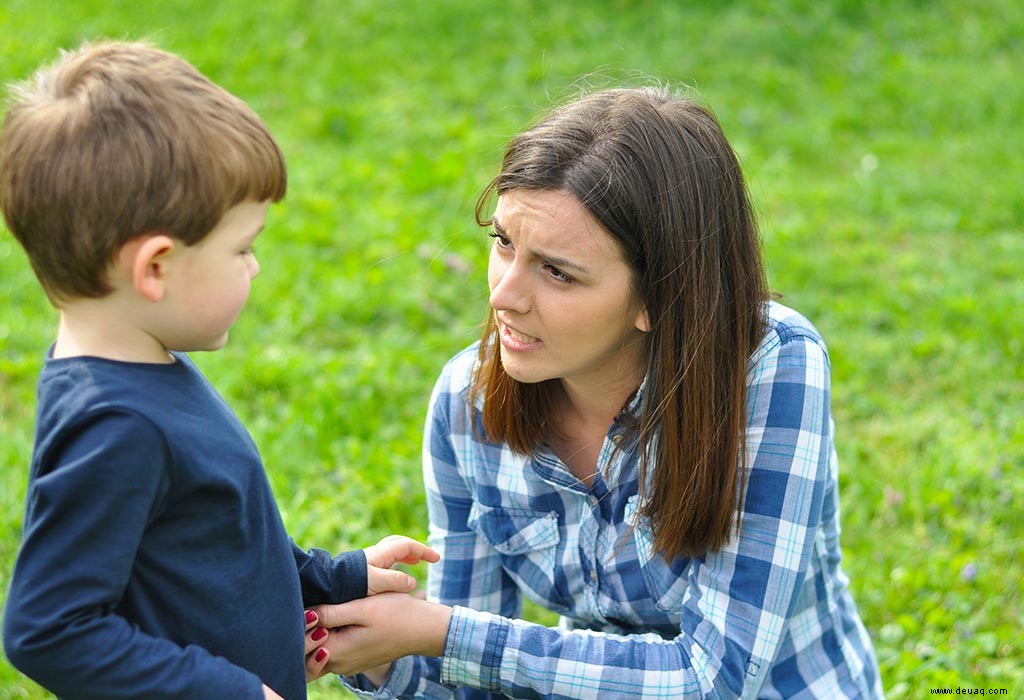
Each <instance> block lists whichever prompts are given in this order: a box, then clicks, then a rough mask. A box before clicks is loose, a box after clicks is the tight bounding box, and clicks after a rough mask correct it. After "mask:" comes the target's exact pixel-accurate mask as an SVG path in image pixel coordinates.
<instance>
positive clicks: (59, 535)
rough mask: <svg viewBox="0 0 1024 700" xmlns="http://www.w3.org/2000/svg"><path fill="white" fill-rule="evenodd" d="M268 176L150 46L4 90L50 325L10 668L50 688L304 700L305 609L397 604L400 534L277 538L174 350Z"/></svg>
mask: <svg viewBox="0 0 1024 700" xmlns="http://www.w3.org/2000/svg"><path fill="white" fill-rule="evenodd" d="M284 194H285V166H284V160H283V158H282V156H281V152H280V150H279V149H278V147H277V145H276V143H275V142H274V140H273V138H272V137H271V135H270V133H269V132H268V131H267V128H266V126H265V125H264V124H263V123H262V122H261V121H260V119H259V118H258V117H257V116H256V115H255V113H254V112H253V111H252V110H251V109H250V108H249V107H247V106H246V105H245V104H244V103H243V102H241V101H240V100H238V99H236V98H235V97H233V96H231V95H230V94H228V93H227V92H225V91H224V90H223V89H221V88H219V87H217V86H216V85H214V84H213V83H211V82H210V81H209V80H207V79H206V78H205V77H204V76H202V75H201V74H200V73H199V72H198V71H196V69H195V68H193V67H192V66H191V65H189V64H188V63H187V62H185V61H184V60H182V59H180V58H178V57H176V56H173V55H171V54H168V53H165V52H163V51H159V50H157V49H155V48H152V47H150V46H148V45H144V44H126V43H104V44H98V45H94V46H85V47H83V48H81V49H80V50H78V51H76V52H73V53H69V54H64V55H63V57H62V60H60V61H58V62H57V63H56V64H54V65H53V66H52V67H49V68H44V69H42V70H40V72H39V73H38V74H37V75H36V76H35V78H34V80H33V81H31V82H30V83H26V84H24V85H22V86H21V87H19V88H16V89H15V93H14V100H13V103H12V105H11V107H10V110H9V112H8V114H7V116H6V119H5V121H4V127H3V133H2V136H0V208H2V210H3V214H4V217H5V219H6V222H7V227H8V228H9V229H10V231H11V232H12V233H13V234H14V236H15V237H16V238H17V239H18V241H19V242H20V243H21V245H22V246H23V247H24V248H25V251H26V252H27V254H28V257H29V261H30V262H31V264H32V267H33V269H34V271H35V273H36V275H37V277H38V278H39V281H40V283H41V284H42V286H43V289H44V290H45V291H46V293H47V295H48V297H49V298H50V300H51V302H52V303H53V304H54V305H55V306H56V307H57V308H58V310H59V312H60V325H59V329H58V332H57V338H56V341H55V343H54V344H53V347H52V349H51V351H50V353H49V355H48V356H47V358H46V362H45V366H44V368H43V370H42V374H41V376H40V379H39V387H38V399H39V403H38V411H37V425H36V442H35V449H34V451H33V457H32V466H31V474H30V479H29V486H28V496H27V504H26V512H25V524H24V539H23V542H22V546H21V550H20V552H19V555H18V559H17V562H16V564H15V568H14V573H13V576H12V580H11V586H10V592H9V594H8V598H7V606H6V610H5V615H4V628H3V637H4V648H5V651H6V652H7V656H8V658H9V659H10V660H11V662H12V663H13V664H14V665H15V666H17V667H18V668H19V669H21V670H22V671H23V672H24V673H25V674H27V675H28V676H30V677H32V678H33V679H35V680H36V681H38V682H39V683H40V684H42V685H43V686H45V687H46V688H48V689H50V690H51V691H53V692H54V693H55V694H57V695H58V696H60V697H64V698H75V697H83V698H85V697H88V698H95V697H103V698H122V697H123V698H129V697H130V698H150V699H153V698H190V699H193V700H195V699H202V698H210V699H214V698H215V699H217V700H223V699H224V698H264V697H268V698H278V697H280V696H284V697H285V698H289V699H291V698H304V697H306V687H305V682H306V670H307V669H308V670H310V672H311V674H312V675H316V673H317V672H318V671H319V670H320V669H322V668H323V665H324V664H325V663H326V661H327V659H326V650H325V649H319V650H316V651H315V652H314V653H312V654H310V658H309V659H308V660H307V659H305V658H304V654H307V653H310V652H311V651H313V650H314V649H316V648H317V646H318V645H319V644H322V643H323V641H324V635H325V631H324V630H317V631H313V632H311V633H310V634H309V635H306V634H305V633H304V628H306V629H308V628H310V627H311V626H312V624H315V622H316V619H315V616H314V615H313V614H312V613H307V616H306V617H305V618H304V616H303V605H304V604H305V605H306V606H309V605H315V604H317V603H323V602H344V601H347V600H350V599H354V598H358V597H362V596H364V595H367V593H368V592H373V593H376V592H381V591H384V590H392V591H408V590H410V588H411V587H412V586H413V585H414V582H413V581H412V580H411V578H410V577H408V576H407V575H405V574H403V573H401V572H398V571H390V570H388V567H390V566H391V565H392V564H394V563H396V562H398V561H405V562H407V563H414V562H416V561H419V560H421V559H426V560H430V561H435V560H436V559H437V554H436V553H435V552H433V551H432V550H430V549H429V548H427V547H425V546H424V545H422V544H419V543H417V542H414V541H412V540H409V539H407V538H401V537H390V538H385V539H384V540H382V541H381V542H380V543H378V544H377V545H374V546H373V547H369V548H367V549H366V550H364V551H356V552H349V553H347V554H343V555H341V556H339V557H337V558H334V559H332V558H331V557H330V555H328V554H327V553H326V552H323V551H319V550H311V551H309V552H305V551H303V550H301V549H299V548H298V547H296V546H295V544H294V543H293V542H291V540H290V539H289V538H288V536H287V534H286V533H285V530H284V527H283V525H282V522H281V518H280V515H279V513H278V510H277V507H276V505H275V503H274V499H273V496H272V494H271V491H270V486H269V483H268V481H267V478H266V475H265V473H264V471H263V465H262V463H261V460H260V456H259V454H258V452H257V449H256V446H255V445H254V444H253V441H252V439H251V437H250V436H249V434H248V432H247V431H246V430H245V428H244V427H243V426H242V425H241V423H240V422H239V421H238V419H237V418H236V417H235V415H234V414H233V413H232V412H231V410H230V409H229V408H228V406H227V405H226V404H225V402H224V401H223V399H222V398H221V397H220V396H219V395H218V394H217V392H216V391H215V390H214V389H213V387H212V386H211V385H210V384H209V383H208V382H207V380H206V379H205V378H204V377H203V375H202V374H201V373H200V372H199V370H198V369H197V368H196V366H195V365H194V364H193V363H192V361H191V360H190V359H189V357H188V355H186V354H185V352H186V351H192V350H216V349H218V348H220V347H222V346H223V345H224V343H225V341H226V340H227V335H228V330H229V329H230V328H231V326H232V324H233V323H234V321H235V319H236V318H237V316H238V314H239V312H240V311H241V309H242V306H243V304H244V303H245V300H246V297H247V296H248V294H249V285H250V282H251V280H252V278H253V277H255V276H256V274H257V273H258V272H259V264H258V263H257V261H256V258H255V257H254V255H253V248H252V247H253V241H254V240H255V239H256V237H257V235H258V234H259V232H260V230H261V228H262V227H263V220H264V217H265V215H266V212H267V208H268V206H269V205H270V203H271V202H277V201H279V200H280V199H281V198H282V197H283V196H284Z"/></svg>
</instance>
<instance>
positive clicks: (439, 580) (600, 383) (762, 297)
mask: <svg viewBox="0 0 1024 700" xmlns="http://www.w3.org/2000/svg"><path fill="white" fill-rule="evenodd" d="M494 194H497V205H496V208H495V209H494V213H493V216H492V217H489V218H487V217H484V216H483V214H484V212H485V211H486V209H485V208H486V207H487V206H488V205H489V202H490V201H491V200H492V196H493V195H494ZM477 219H478V220H479V221H480V223H481V225H485V226H488V227H489V234H490V235H491V236H492V237H493V238H494V244H493V248H492V251H491V256H490V266H489V274H488V277H489V283H490V290H491V296H490V303H491V307H492V312H491V313H490V315H489V317H488V321H487V326H486V329H485V331H484V334H483V338H482V340H481V341H480V342H479V343H478V344H477V345H475V346H474V347H471V348H469V349H467V350H465V351H463V352H462V353H460V354H459V355H457V356H456V357H454V358H453V359H452V360H451V361H450V362H449V363H448V365H447V366H446V367H445V369H444V371H443V373H442V375H441V377H440V379H439V381H438V383H437V386H436V388H435V390H434V393H433V397H432V399H431V408H430V413H429V416H428V419H427V434H426V436H425V443H424V444H425V449H424V453H425V454H424V470H425V480H426V485H427V492H428V504H429V510H430V524H431V532H430V544H431V546H433V547H434V548H435V549H436V550H438V551H439V552H440V553H441V555H442V558H441V563H439V564H437V565H435V566H434V569H433V570H432V571H431V572H430V581H429V587H428V599H429V601H431V602H427V601H421V600H416V599H414V598H411V597H409V596H403V595H399V594H395V595H378V596H374V597H373V598H368V599H366V600H360V601H355V602H353V603H349V604H346V605H343V606H338V607H334V608H325V609H321V610H320V611H319V612H320V613H321V618H322V619H324V620H326V621H327V624H328V625H329V626H332V627H340V626H343V625H344V626H345V627H344V628H343V629H336V630H333V631H332V633H331V635H330V640H329V643H328V645H329V646H330V647H331V654H330V658H331V659H338V660H340V661H337V662H332V664H334V665H332V669H333V670H337V671H340V672H344V673H351V672H354V671H358V670H363V669H367V668H369V667H371V666H376V668H373V669H371V671H370V672H369V673H368V674H367V675H364V676H361V677H359V678H357V679H353V680H352V683H354V684H355V685H356V687H361V688H364V689H371V688H373V687H375V686H376V685H378V684H380V683H381V682H384V681H385V680H386V684H385V686H384V688H383V690H385V691H386V692H389V693H394V694H395V695H397V696H402V697H404V696H413V695H420V696H427V697H446V696H448V697H450V696H452V695H458V696H459V697H486V696H487V693H488V692H489V693H494V694H495V695H497V694H503V695H505V696H511V697H545V698H591V697H598V696H600V697H603V698H610V697H642V698H659V697H660V698H682V697H741V696H742V697H808V698H810V697H868V698H875V697H881V695H882V690H881V684H880V680H879V674H878V667H877V663H876V661H875V657H874V652H873V650H872V648H871V642H870V640H869V638H868V635H867V633H866V631H865V629H864V626H863V625H862V623H861V621H860V619H859V616H858V614H857V610H856V607H855V605H854V602H853V600H852V598H851V595H850V592H849V589H848V588H847V578H846V576H845V575H844V573H843V571H842V569H841V568H840V566H839V563H840V557H841V553H840V547H839V540H838V536H839V521H838V500H837V493H836V486H837V480H836V479H837V474H836V470H837V461H836V456H835V450H834V448H833V441H832V421H831V417H830V410H829V364H828V356H827V353H826V350H825V346H824V344H823V342H822V340H821V338H820V337H819V335H818V333H817V332H816V331H815V329H814V328H813V327H812V326H811V325H810V324H809V323H808V322H807V321H806V320H805V319H804V318H803V317H801V316H800V315H799V314H797V313H796V312H794V311H792V310H790V309H788V308H786V307H784V306H781V305H779V304H776V303H774V302H771V301H769V294H768V292H767V289H766V283H765V275H764V271H763V268H762V263H761V259H760V252H759V246H758V239H757V232H756V227H755V223H754V217H753V213H752V211H751V207H750V202H749V199H748V195H747V190H746V186H745V184H744V182H743V178H742V175H741V172H740V167H739V164H738V162H737V160H736V157H735V154H734V153H733V151H732V149H731V148H730V146H729V144H728V142H727V141H726V139H725V136H724V135H723V134H722V131H721V129H720V127H719V125H718V124H717V122H716V120H715V119H714V117H713V116H712V115H711V114H710V113H709V112H708V111H707V110H706V109H704V108H703V107H701V106H699V105H697V104H695V103H694V102H692V101H689V100H686V99H680V98H677V97H673V96H671V95H670V94H668V93H667V92H665V91H661V90H655V89H620V90H609V91H604V92H599V93H596V94H593V95H590V96H588V97H585V98H583V99H581V100H579V101H577V102H574V103H572V104H569V105H567V106H565V107H562V108H560V109H557V110H556V111H554V112H553V113H552V114H551V115H550V116H548V117H547V118H546V119H544V120H543V121H541V122H540V123H539V124H537V125H536V126H535V127H533V128H531V129H529V130H527V131H526V132H525V133H523V134H521V135H520V136H518V137H517V138H515V139H514V140H513V141H512V142H511V143H510V145H509V146H508V148H507V150H506V153H505V157H504V160H503V163H502V169H501V172H500V173H499V175H498V176H497V177H496V178H495V179H494V181H493V182H492V183H491V184H490V186H489V187H488V188H487V189H486V190H485V192H484V194H483V195H482V196H481V198H480V201H479V203H478V206H477ZM523 595H525V596H527V597H529V598H531V599H533V600H534V601H536V602H538V603H540V604H541V605H543V606H545V607H546V608H548V609H550V610H553V611H556V612H557V613H559V614H560V615H561V616H562V617H561V620H562V624H561V625H560V627H559V628H558V629H548V628H545V627H542V626H540V625H536V624H532V623H527V622H524V621H521V620H518V619H516V618H517V617H518V616H519V614H520V610H521V599H522V596H523ZM415 654H419V655H421V656H409V657H407V658H400V659H398V660H397V661H395V663H394V664H393V665H389V662H390V661H391V660H392V659H395V658H397V657H399V656H406V655H415ZM431 656H433V657H439V658H427V657H431ZM381 664H383V665H381ZM389 697H390V696H389Z"/></svg>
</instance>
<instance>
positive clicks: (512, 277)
mask: <svg viewBox="0 0 1024 700" xmlns="http://www.w3.org/2000/svg"><path fill="white" fill-rule="evenodd" d="M490 235H491V236H492V237H494V246H493V248H492V249H491V257H490V265H489V267H488V281H489V283H490V288H491V298H490V301H491V307H492V308H493V309H494V314H495V320H496V321H497V326H498V337H499V339H500V341H501V361H502V364H503V366H504V368H505V371H506V372H508V374H509V375H510V376H511V377H513V378H514V379H517V380H518V381H521V382H527V383H532V382H540V381H544V380H547V379H562V380H563V381H564V382H566V383H568V384H570V385H574V386H577V387H579V388H581V389H582V388H585V387H601V386H609V387H610V386H619V385H622V384H631V385H633V386H634V387H635V385H636V384H638V383H639V381H640V379H642V377H643V371H644V367H643V366H642V362H643V360H642V357H643V355H642V348H643V343H642V338H643V335H644V332H645V331H646V330H647V328H648V326H647V315H646V313H645V312H644V310H643V308H642V307H641V306H640V304H639V302H638V301H637V299H636V296H635V294H634V293H633V289H632V285H631V279H632V273H631V271H630V269H629V266H628V265H627V264H626V262H625V260H623V258H622V252H621V250H620V249H619V245H618V243H617V242H616V241H615V240H614V239H613V238H612V237H611V235H609V234H608V232H607V231H606V230H605V228H604V227H603V226H602V225H601V224H600V223H599V222H598V221H597V220H596V219H595V218H594V217H593V216H592V215H591V214H590V213H589V212H588V211H587V210H586V208H584V206H583V205H582V204H581V203H580V202H579V200H578V199H576V197H575V196H573V195H572V194H570V193H568V192H566V191H564V190H510V191H508V192H505V193H504V194H502V195H501V196H500V197H498V205H497V208H496V210H495V212H494V217H493V231H491V233H490Z"/></svg>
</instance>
